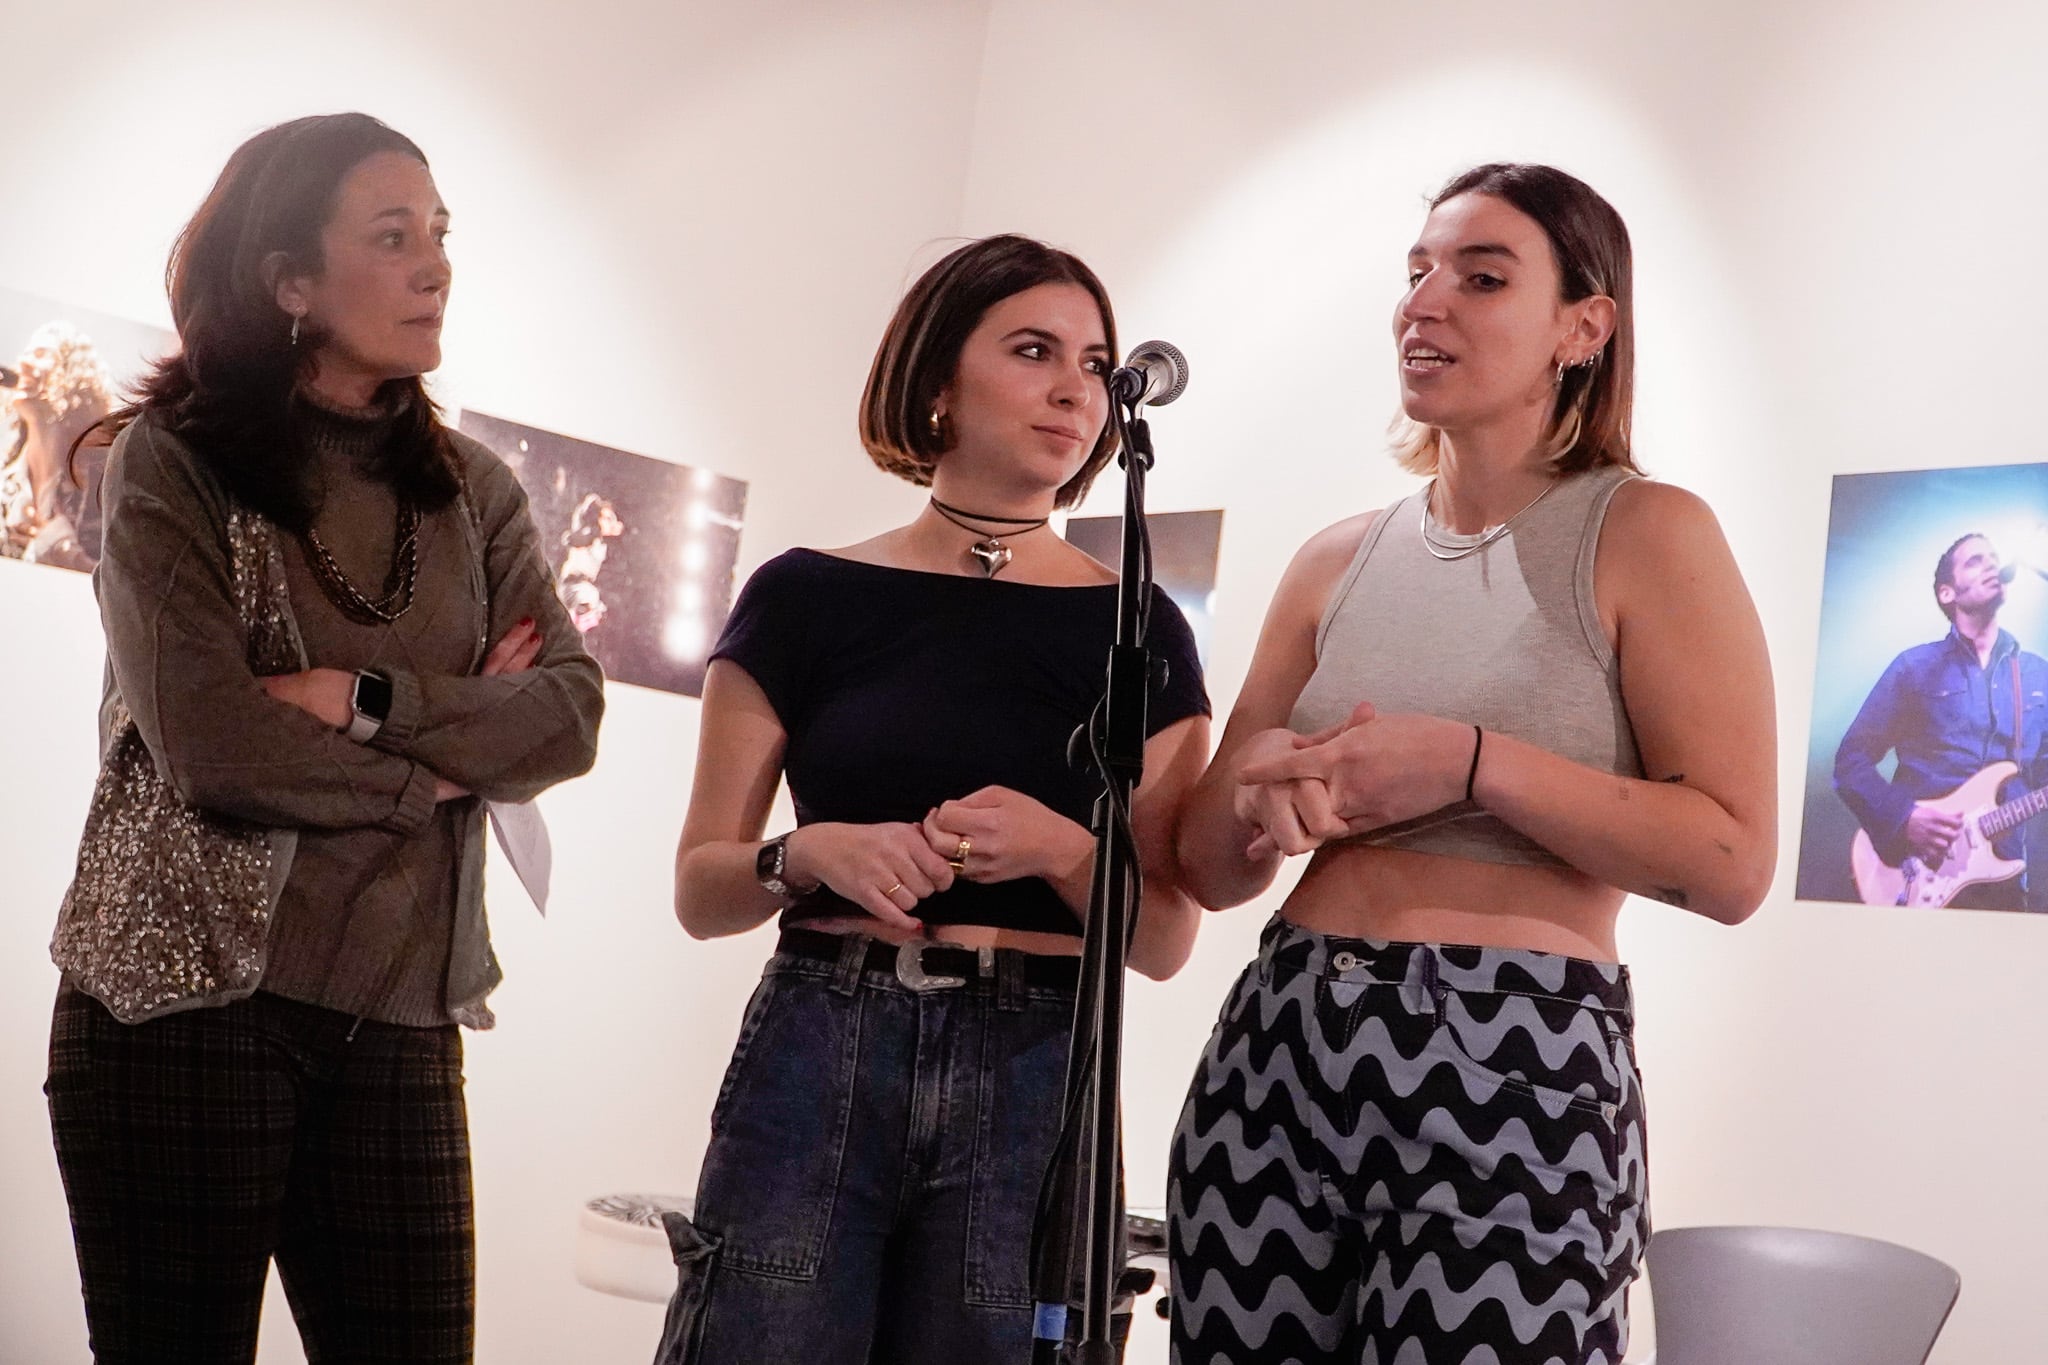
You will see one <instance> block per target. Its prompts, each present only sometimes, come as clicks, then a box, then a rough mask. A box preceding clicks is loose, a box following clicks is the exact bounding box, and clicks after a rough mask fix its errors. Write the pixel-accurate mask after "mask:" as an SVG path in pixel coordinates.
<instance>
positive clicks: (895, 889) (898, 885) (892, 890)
mask: <svg viewBox="0 0 2048 1365" xmlns="http://www.w3.org/2000/svg"><path fill="white" fill-rule="evenodd" d="M902 889H903V883H902V882H898V883H896V885H894V886H892V887H890V888H889V889H888V890H887V891H884V892H883V893H882V894H883V895H884V896H893V895H895V894H896V893H897V892H898V891H901V890H902Z"/></svg>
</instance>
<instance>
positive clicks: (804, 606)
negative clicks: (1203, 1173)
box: [659, 236, 1208, 1365]
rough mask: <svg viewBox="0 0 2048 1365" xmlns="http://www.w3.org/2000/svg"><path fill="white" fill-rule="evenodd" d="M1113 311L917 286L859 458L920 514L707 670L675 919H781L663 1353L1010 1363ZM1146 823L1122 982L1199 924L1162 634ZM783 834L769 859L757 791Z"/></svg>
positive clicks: (1070, 278) (1103, 579) (1067, 811)
mask: <svg viewBox="0 0 2048 1365" xmlns="http://www.w3.org/2000/svg"><path fill="white" fill-rule="evenodd" d="M1115 354H1116V336H1115V330H1114V322H1113V319H1112V315H1111V312H1110V306H1109V300H1108V297H1107V296H1106V294H1105V293H1104V291H1103V288H1102V286H1101V284H1100V282H1098V281H1097V280H1096V278H1095V276H1094V275H1093V274H1092V273H1091V272H1090V271H1089V270H1088V268H1087V267H1086V266H1085V265H1083V264H1082V263H1081V262H1080V261H1078V260H1076V259H1074V258H1073V257H1072V256H1069V255H1067V254H1066V253H1064V252H1060V251H1056V250H1053V249H1052V248H1049V247H1046V246H1044V245H1042V244H1040V243H1038V242H1034V241H1030V240H1027V239H1025V238H1020V237H1010V236H1004V237H992V238H988V239H986V240H983V241H979V242H974V243H971V244H969V245H967V246H965V247H962V248H960V249H959V250H957V251H955V252H953V253H952V254H951V255H949V256H947V257H946V258H945V259H944V260H942V261H940V262H939V263H938V264H937V265H935V266H933V267H932V268H931V269H930V270H929V271H927V272H926V273H925V275H924V276H923V277H922V278H921V279H920V280H919V281H918V282H917V283H916V284H915V285H914V286H912V288H911V290H910V292H909V293H908V294H907V295H906V296H905V297H904V299H903V302H902V304H901V305H900V306H899V308H898V309H897V313H896V316H895V319H894V320H893V321H892V322H891V323H890V326H889V329H888V332H887V333H886V334H885V335H884V337H883V339H882V344H881V347H880V348H879V350H878V351H877V352H876V356H875V363H874V369H873V372H872V373H871V374H870V376H869V379H868V385H867V392H866V394H865V396H864V397H863V400H862V410H861V422H860V426H861V438H862V443H863V444H864V445H865V446H866V447H867V450H868V453H869V454H870V455H871V456H872V457H873V458H874V460H875V462H876V463H877V464H878V465H880V466H881V467H882V468H884V469H886V470H888V471H890V472H891V473H894V474H896V475H898V476H899V477H902V478H904V479H907V480H909V481H910V482H912V483H915V484H918V485H920V486H929V487H930V488H931V490H932V495H931V500H930V502H929V503H928V504H927V505H926V507H925V508H924V509H923V511H922V512H920V514H919V515H918V516H917V518H916V519H915V520H913V521H912V522H910V523H909V524H908V525H906V526H901V527H898V528H897V529H895V530H893V531H888V532H885V533H883V534H882V535H879V536H876V537H875V538H873V539H872V540H866V541H862V542H861V543H859V544H856V545H852V546H848V547H846V548H844V549H839V550H832V551H828V552H820V551H815V550H792V551H790V552H788V553H786V554H784V555H782V556H780V557H778V558H776V559H774V560H771V561H770V562H769V563H767V564H765V565H763V566H762V568H761V569H760V571H759V572H757V573H756V574H755V575H754V577H753V578H752V579H751V580H750V581H749V582H748V584H747V586H746V588H745V590H744V591H742V593H741V594H740V598H739V601H738V602H737V603H736V604H735V605H734V608H733V613H732V617H731V619H730V621H729V622H728V624H727V626H726V630H725V633H724V635H723V636H722V638H721V639H720V641H719V644H718V647H717V649H716V650H715V651H714V653H713V662H712V664H711V668H710V671H709V673H708V675H707V677H706V679H705V688H704V711H703V722H702V735H701V739H700V742H699V747H698V755H697V774H696V784H695V786H694V788H693V789H692V791H691V797H690V809H689V815H688V817H687V819H686V820H685V823H684V826H683V835H682V840H681V845H680V847H679V849H678V850H677V856H676V915H677V917H678V918H679V919H680V920H681V921H682V922H683V925H684V927H685V928H686V929H688V930H689V931H690V933H692V934H693V935H695V936H697V937H700V938H708V937H713V936H717V935H724V934H735V933H741V932H744V931H746V930H749V929H752V928H754V927H756V926H758V925H760V924H763V923H765V922H766V921H767V920H769V919H770V918H771V917H774V916H776V915H777V914H778V913H779V914H780V915H781V926H782V927H781V937H780V939H779V941H778V943H777V945H776V952H775V955H774V957H773V958H772V959H771V960H770V961H769V964H768V967H767V970H766V972H765V974H764V976H763V979H762V982H761V986H760V988H759V989H758V990H757V991H756V992H755V994H754V998H753V1000H752V1002H751V1003H750V1004H749V1005H748V1008H747V1014H746V1018H745V1021H744V1023H743V1024H742V1026H741V1029H740V1037H739V1043H738V1046H737V1048H736V1049H735V1051H734V1055H733V1060H732V1064H731V1066H730V1068H729V1069H728V1071H727V1073H726V1077H725V1081H724V1084H723V1086H722V1087H721V1088H720V1091H719V1096H718V1100H717V1103H716V1105H715V1107H714V1109H713V1112H712V1119H711V1128H712V1134H711V1144H710V1147H709V1149H708V1151H707V1152H706V1154H705V1158H704V1167H703V1174H702V1177H701V1181H700V1183H699V1186H698V1193H697V1204H696V1208H695V1216H694V1219H692V1220H689V1221H685V1220H683V1219H680V1218H676V1219H672V1220H671V1223H670V1236H671V1240H672V1241H673V1243H674V1245H675V1250H676V1259H677V1264H678V1265H679V1266H680V1267H681V1272H680V1276H679V1281H678V1287H677V1292H676V1296H675V1299H674V1301H673V1302H672V1304H671V1307H670V1311H669V1320H668V1324H667V1326H666V1328H665V1330H664V1334H663V1340H662V1345H661V1350H660V1357H659V1358H660V1360H661V1361H663V1362H669V1363H670V1365H674V1363H675V1362H682V1361H702V1362H716V1365H733V1363H734V1362H746V1361H762V1362H784V1361H791V1360H803V1361H806V1362H811V1363H813V1365H822V1363H823V1362H840V1361H843V1362H847V1365H864V1363H865V1362H867V1361H869V1360H888V1361H892V1362H920V1361H932V1362H940V1361H945V1362H954V1361H964V1360H972V1361H992V1362H993V1361H1023V1360H1025V1359H1027V1358H1028V1356H1029V1353H1030V1335H1031V1310H1030V1307H1029V1300H1030V1284H1029V1274H1028V1265H1027V1261H1028V1249H1029V1242H1030V1234H1031V1218H1032V1210H1033V1205H1034V1202H1035V1198H1036V1195H1037V1191H1038V1185H1039V1179H1040V1176H1041V1175H1042V1174H1043V1172H1044V1169H1045V1165H1046V1162H1047V1160H1048V1159H1049V1157H1050V1153H1051V1146H1052V1142H1053V1139H1054V1136H1055V1129H1056V1127H1057V1123H1058V1112H1057V1111H1058V1109H1059V1107H1060V1092H1061V1085H1062V1080H1063V1075H1064V1068H1065V1062H1066V1051H1067V1038H1068V1034H1069V1032H1070V1030H1071V1027H1072V1014H1073V985H1074V978H1075V973H1076V963H1077V954H1078V952H1079V950H1080V941H1081V940H1080V934H1081V929H1082V923H1081V916H1082V915H1083V914H1084V913H1085V912H1086V909H1087V903H1088V891H1089V886H1090V881H1091V877H1092V869H1093V865H1094V854H1095V845H1094V840H1093V838H1092V836H1091V835H1090V834H1089V833H1088V829H1087V823H1088V818H1089V812H1090V807H1091V805H1092V803H1093V801H1094V798H1095V796H1096V794H1097V791H1098V790H1099V788H1098V786H1097V785H1096V784H1095V783H1094V782H1092V781H1090V780H1089V779H1086V778H1084V777H1082V776H1080V775H1079V774H1077V773H1075V772H1074V771H1072V770H1071V769H1070V768H1069V767H1068V765H1067V763H1066V758H1065V752H1066V744H1067V738H1068V736H1069V734H1070V733H1071V732H1072V731H1073V730H1074V728H1075V727H1076V726H1077V725H1079V724H1081V723H1082V721H1083V720H1084V719H1085V717H1086V716H1087V714H1088V712H1089V710H1090V709H1091V707H1092V706H1093V705H1094V702H1095V700H1096V697H1097V695H1098V693H1099V692H1100V689H1101V680H1102V677H1103V667H1104V660H1105V659H1106V657H1107V650H1108V646H1109V644H1110V641H1111V639H1112V636H1113V634H1114V624H1115V623H1114V617H1115V605H1116V588H1115V584H1114V582H1113V579H1112V576H1111V574H1110V573H1109V572H1108V571H1107V570H1105V569H1104V568H1103V567H1102V566H1101V565H1100V564H1098V563H1096V562H1095V561H1094V560H1092V559H1090V558H1089V557H1088V556H1087V555H1085V554H1082V553H1081V552H1080V551H1078V550H1076V549H1074V548H1073V547H1071V546H1069V545H1068V544H1067V543H1066V542H1065V541H1063V540H1061V539H1060V538H1059V537H1058V536H1056V535H1055V534H1054V533H1053V532H1052V531H1051V529H1050V528H1048V527H1047V526H1046V524H1045V523H1046V518H1048V517H1049V516H1050V515H1051V513H1052V512H1053V510H1054V509H1055V508H1059V507H1067V506H1070V505H1072V504H1073V503H1074V502H1075V501H1077V500H1078V499H1079V498H1080V497H1081V495H1082V494H1083V493H1084V492H1085V491H1086V489H1087V487H1088V485H1089V483H1090V482H1091V481H1092V480H1093V479H1094V477H1095V475H1096V474H1097V473H1098V472H1099V471H1100V470H1101V469H1102V467H1103V465H1104V464H1105V463H1106V462H1107V461H1108V459H1109V457H1110V455H1111V453H1112V449H1111V447H1112V444H1113V442H1114V435H1113V432H1112V431H1111V430H1110V429H1109V428H1108V427H1107V426H1106V421H1107V416H1108V395H1107V392H1106V390H1105V387H1104V382H1103V381H1104V376H1105V375H1106V374H1107V372H1108V370H1109V368H1110V366H1111V364H1112V363H1113V357H1114V356H1115ZM1151 622H1152V630H1151V638H1150V641H1149V643H1150V645H1151V647H1152V649H1153V651H1154V652H1155V654H1156V655H1158V656H1160V657H1163V658H1164V659H1165V660H1166V662H1167V670H1166V675H1165V678H1164V680H1163V682H1161V683H1160V684H1158V685H1157V686H1155V689H1154V692H1153V695H1152V698H1151V705H1150V715H1149V724H1150V728H1151V735H1150V738H1149V740H1148V742H1147V744H1146V750H1145V779H1144V782H1143V785H1142V786H1141V787H1140V788H1139V791H1138V796H1137V803H1136V820H1137V825H1138V837H1139V844H1140V848H1141V851H1142V854H1143V857H1144V864H1145V898H1144V903H1143V907H1142V910H1141V913H1140V915H1139V919H1138V923H1137V931H1136V941H1135V942H1134V944H1133V946H1132V951H1131V962H1132V965H1133V966H1135V967H1136V968H1137V969H1138V970H1139V971H1142V972H1144V973H1146V974H1147V975H1150V976H1153V977H1157V978H1164V977H1166V976H1169V975H1171V974H1172V973H1173V972H1174V971H1176V970H1177V969H1178V968H1179V967H1180V965H1181V963H1182V962H1183V961H1184V960H1185V958H1186V956H1187V954H1188V951H1189V948H1190V946H1191V945H1192V942H1193V937H1194V930H1195V922H1196V910H1195V907H1194V905H1193V903H1192V902H1191V901H1190V900H1189V899H1188V898H1187V896H1186V895H1185V894H1184V893H1183V892H1182V891H1181V890H1180V888H1179V885H1178V879H1177V876H1176V872H1175V868H1174V864H1173V859H1172V850H1171V828H1172V822H1173V819H1174V816H1175V814H1176V812H1177V809H1178V805H1179V802H1180V800H1181V798H1182V797H1183V796H1184V795H1185V793H1186V792H1187V790H1188V789H1189V787H1190V785H1191V784H1192V782H1193V780H1194V777H1195V775H1196V774H1197V773H1198V772H1199V771H1200V768H1201V764H1202V760H1203V757H1204V756H1205V754H1206V753H1207V749H1208V720H1207V716H1208V700H1207V697H1206V696H1205V694H1204V693H1203V690H1202V680H1201V671H1200V665H1199V663H1198V662H1197V660H1196V657H1195V651H1194V644H1193V639H1192V636H1191V635H1190V633H1189V631H1188V627H1187V623H1186V622H1185V620H1183V619H1182V617H1181V615H1180V613H1179V611H1178V610H1177V609H1176V608H1175V607H1174V606H1173V604H1172V602H1171V601H1170V600H1168V599H1167V598H1166V597H1165V596H1164V594H1157V595H1155V597H1154V599H1153V603H1152V614H1151ZM784 776H787V778H788V781H789V786H790V794H791V797H792V798H793V800H794V802H795V806H796V811H797V827H796V829H795V830H793V831H790V832H789V833H787V834H784V835H781V836H779V837H777V838H775V839H771V840H768V841H767V842H766V843H763V842H762V840H761V835H762V833H763V828H764V826H765V824H766V822H767V819H768V813H769V806H770V803H771V801H772V799H773V797H774V795H775V789H776V785H777V782H778V779H780V778H782V777H784Z"/></svg>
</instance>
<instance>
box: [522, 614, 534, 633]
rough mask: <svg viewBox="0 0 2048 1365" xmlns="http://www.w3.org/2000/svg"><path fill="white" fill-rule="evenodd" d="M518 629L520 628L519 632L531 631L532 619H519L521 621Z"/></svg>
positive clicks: (529, 617)
mask: <svg viewBox="0 0 2048 1365" xmlns="http://www.w3.org/2000/svg"><path fill="white" fill-rule="evenodd" d="M519 628H520V629H521V630H531V629H533V618H532V617H531V616H528V617H525V618H523V619H521V621H520V622H519Z"/></svg>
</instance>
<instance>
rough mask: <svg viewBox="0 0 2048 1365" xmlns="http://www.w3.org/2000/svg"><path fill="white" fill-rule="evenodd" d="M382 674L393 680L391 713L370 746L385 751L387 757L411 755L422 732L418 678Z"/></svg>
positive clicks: (390, 672) (386, 672) (398, 674)
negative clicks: (414, 744) (413, 746)
mask: <svg viewBox="0 0 2048 1365" xmlns="http://www.w3.org/2000/svg"><path fill="white" fill-rule="evenodd" d="M380 671H381V672H383V674H384V676H385V677H387V678H389V679H390V680H391V711H390V714H388V715H386V716H385V717H384V723H383V724H382V725H380V726H378V727H377V733H376V734H375V735H372V736H371V737H370V747H371V748H373V749H382V750H383V751H384V752H385V753H387V754H406V753H410V752H411V751H412V745H413V741H414V739H416V738H417V737H418V736H419V732H420V680H419V675H417V674H415V673H411V672H399V671H393V670H389V669H385V670H380Z"/></svg>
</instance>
